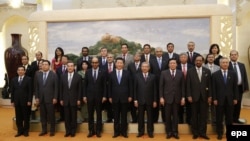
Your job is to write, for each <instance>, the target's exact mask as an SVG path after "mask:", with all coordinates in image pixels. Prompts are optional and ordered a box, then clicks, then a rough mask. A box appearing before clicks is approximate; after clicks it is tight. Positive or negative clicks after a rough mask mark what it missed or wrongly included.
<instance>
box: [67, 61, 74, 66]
mask: <svg viewBox="0 0 250 141" xmlns="http://www.w3.org/2000/svg"><path fill="white" fill-rule="evenodd" d="M68 63H73V64H74V65H75V63H74V62H73V61H72V60H68V62H67V64H68Z"/></svg>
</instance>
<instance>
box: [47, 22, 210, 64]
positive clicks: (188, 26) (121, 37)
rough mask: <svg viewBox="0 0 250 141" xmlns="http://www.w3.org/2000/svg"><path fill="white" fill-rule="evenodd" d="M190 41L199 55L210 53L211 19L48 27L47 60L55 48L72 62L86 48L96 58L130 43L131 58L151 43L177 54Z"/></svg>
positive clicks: (79, 23)
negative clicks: (105, 50) (169, 47)
mask: <svg viewBox="0 0 250 141" xmlns="http://www.w3.org/2000/svg"><path fill="white" fill-rule="evenodd" d="M188 41H194V42H195V43H196V51H197V52H200V53H207V52H208V49H209V46H210V19H209V18H187V19H182V18H181V19H151V20H119V21H90V22H59V23H48V58H49V59H50V60H51V59H52V58H53V56H54V51H55V48H56V47H62V48H63V49H64V52H65V54H69V55H70V56H71V57H72V58H76V57H78V56H79V55H80V52H81V48H82V47H83V46H87V47H89V49H90V54H91V55H97V54H98V53H99V49H100V48H101V47H103V46H105V47H107V48H108V51H109V52H112V53H114V54H117V53H119V52H120V48H119V47H120V46H119V45H120V44H121V43H128V44H129V50H130V52H131V53H132V54H134V53H136V52H138V51H140V50H141V47H142V46H143V45H144V44H146V43H148V44H150V45H151V46H152V47H162V48H163V50H164V51H166V44H167V43H169V42H172V43H174V44H175V52H176V53H181V52H184V51H186V50H187V47H186V44H187V42H188Z"/></svg>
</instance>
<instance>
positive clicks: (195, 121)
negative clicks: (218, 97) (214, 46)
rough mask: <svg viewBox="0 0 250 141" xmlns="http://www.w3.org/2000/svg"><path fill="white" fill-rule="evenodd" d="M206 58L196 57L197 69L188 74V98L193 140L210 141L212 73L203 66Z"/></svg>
mask: <svg viewBox="0 0 250 141" xmlns="http://www.w3.org/2000/svg"><path fill="white" fill-rule="evenodd" d="M203 62H204V58H203V57H202V56H196V58H195V67H193V68H191V69H189V70H188V72H187V80H186V81H187V98H188V101H189V102H190V103H191V111H192V112H191V113H192V116H191V127H192V132H193V139H197V138H198V137H199V136H200V137H201V138H204V139H207V140H209V137H208V136H207V135H206V132H207V115H208V107H209V104H210V103H211V101H212V95H211V72H210V70H209V69H207V68H205V67H203V66H202V64H203Z"/></svg>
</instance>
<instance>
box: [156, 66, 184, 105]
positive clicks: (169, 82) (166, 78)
mask: <svg viewBox="0 0 250 141" xmlns="http://www.w3.org/2000/svg"><path fill="white" fill-rule="evenodd" d="M159 93H160V98H164V99H165V103H167V104H173V102H175V103H177V104H179V103H180V101H181V99H182V98H184V97H185V85H184V77H183V74H182V72H181V71H180V70H176V73H175V77H174V78H172V76H171V72H170V70H165V71H162V72H161V77H160V86H159Z"/></svg>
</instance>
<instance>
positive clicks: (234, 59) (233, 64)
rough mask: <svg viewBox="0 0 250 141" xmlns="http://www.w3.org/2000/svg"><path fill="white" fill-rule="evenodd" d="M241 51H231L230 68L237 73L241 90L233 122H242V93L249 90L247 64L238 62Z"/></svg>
mask: <svg viewBox="0 0 250 141" xmlns="http://www.w3.org/2000/svg"><path fill="white" fill-rule="evenodd" d="M238 57H239V53H238V51H236V50H232V51H231V52H230V60H231V61H230V63H229V68H228V69H229V70H234V71H235V72H236V74H237V79H238V82H237V84H238V90H239V99H238V102H237V104H236V105H235V106H234V112H233V122H234V123H242V122H241V121H239V117H240V110H241V101H242V95H243V93H244V92H247V91H249V86H248V79H247V73H246V68H245V65H244V64H243V63H241V62H238Z"/></svg>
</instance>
